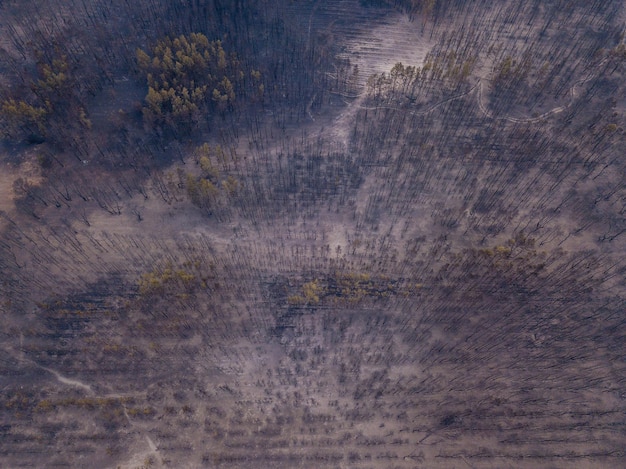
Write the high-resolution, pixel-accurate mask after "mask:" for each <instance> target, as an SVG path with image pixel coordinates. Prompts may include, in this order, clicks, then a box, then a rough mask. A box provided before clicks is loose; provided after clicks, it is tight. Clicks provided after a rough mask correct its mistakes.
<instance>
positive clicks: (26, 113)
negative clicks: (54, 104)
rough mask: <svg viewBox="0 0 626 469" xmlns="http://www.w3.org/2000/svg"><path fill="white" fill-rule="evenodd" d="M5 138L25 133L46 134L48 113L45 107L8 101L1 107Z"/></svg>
mask: <svg viewBox="0 0 626 469" xmlns="http://www.w3.org/2000/svg"><path fill="white" fill-rule="evenodd" d="M0 112H1V114H2V120H3V123H4V129H3V131H4V134H5V136H12V135H17V134H19V133H20V132H21V131H24V132H28V133H31V132H35V131H36V132H39V133H44V132H45V123H46V118H47V115H48V111H47V110H46V109H45V108H43V107H38V106H33V105H31V104H28V103H26V102H24V101H16V100H14V99H8V100H6V101H4V102H3V103H2V104H1V105H0Z"/></svg>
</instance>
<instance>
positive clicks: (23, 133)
mask: <svg viewBox="0 0 626 469" xmlns="http://www.w3.org/2000/svg"><path fill="white" fill-rule="evenodd" d="M25 82H26V85H27V86H26V87H25V88H16V89H15V91H11V92H8V93H6V96H5V97H4V100H2V101H1V102H0V128H1V132H2V137H4V138H10V139H17V140H20V139H24V138H26V139H29V140H31V141H35V142H37V141H43V140H44V139H45V138H46V137H48V136H50V135H51V134H53V133H54V131H52V130H51V125H53V124H55V129H56V128H57V127H64V128H65V129H68V128H71V127H73V126H74V125H78V126H79V127H83V128H90V127H91V122H90V120H89V119H88V118H87V114H86V111H85V108H84V106H83V105H82V100H81V98H80V96H79V92H80V87H79V86H78V85H79V84H78V83H77V80H76V78H75V76H74V74H73V71H72V69H71V67H70V65H69V63H68V60H67V57H66V56H64V55H58V56H57V57H56V58H53V59H51V60H49V61H48V60H46V59H45V58H43V55H42V56H41V57H40V59H39V61H38V63H37V66H36V68H35V73H34V74H33V76H31V77H28V78H26V80H25ZM57 137H58V135H57Z"/></svg>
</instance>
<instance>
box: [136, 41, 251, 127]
mask: <svg viewBox="0 0 626 469" xmlns="http://www.w3.org/2000/svg"><path fill="white" fill-rule="evenodd" d="M150 52H151V53H150V55H149V54H148V53H146V52H144V51H143V50H141V49H137V52H136V57H137V65H138V67H139V70H140V71H141V72H142V73H143V74H144V75H145V77H146V81H147V85H148V94H147V95H146V98H145V101H146V105H145V107H144V109H143V113H144V118H145V120H146V121H147V122H148V123H151V124H157V125H162V124H166V125H169V126H171V127H173V128H177V129H179V130H182V129H187V130H189V129H190V128H191V126H193V125H194V123H195V122H196V121H197V119H198V118H199V113H200V112H201V111H202V110H204V109H206V108H217V109H219V110H222V111H223V110H226V109H227V108H229V106H232V104H233V103H234V101H235V99H236V93H235V84H234V83H237V82H238V81H239V78H240V76H241V75H242V72H241V71H240V68H239V61H238V60H237V58H236V56H235V55H234V54H233V55H227V54H226V51H225V50H224V48H223V47H222V43H221V41H209V40H208V39H207V37H206V36H205V35H203V34H199V33H198V34H196V33H192V34H190V35H188V36H183V35H181V36H179V37H177V38H174V39H172V38H169V37H165V38H164V39H161V40H160V41H158V42H157V44H156V46H154V47H153V49H152V50H151V51H150Z"/></svg>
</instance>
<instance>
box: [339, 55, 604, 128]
mask: <svg viewBox="0 0 626 469" xmlns="http://www.w3.org/2000/svg"><path fill="white" fill-rule="evenodd" d="M607 60H608V59H604V60H603V61H602V62H600V63H599V64H598V65H597V66H596V67H600V66H602V65H603V64H604V63H605V62H606V61H607ZM594 78H596V75H595V74H590V75H588V76H587V77H586V78H583V79H582V80H578V81H577V82H576V83H574V84H573V85H572V86H571V87H570V89H569V95H570V102H569V103H567V104H565V105H563V106H557V107H555V108H553V109H550V110H549V111H546V112H544V113H542V114H540V115H538V116H535V117H528V118H516V117H509V116H502V117H500V116H494V115H493V113H492V112H490V111H489V110H488V109H487V108H486V107H485V105H484V103H483V96H482V92H483V79H482V78H479V79H478V82H477V83H476V84H475V85H474V86H472V87H471V88H470V89H469V90H468V91H466V92H464V93H461V94H458V95H456V96H452V97H450V98H446V99H444V100H442V101H440V102H438V103H436V104H434V105H432V106H431V107H429V108H428V109H426V110H423V111H411V114H412V115H420V116H421V115H426V114H429V113H431V112H433V111H434V110H435V109H437V108H439V107H441V106H443V105H444V104H447V103H449V102H452V101H455V100H457V99H461V98H463V97H464V96H467V95H469V94H471V93H472V92H474V91H476V90H478V91H477V93H476V96H477V103H478V108H479V109H480V111H481V112H482V113H483V114H484V115H485V116H487V117H488V118H490V119H494V120H505V121H508V122H512V123H515V124H532V123H536V122H540V121H542V120H543V119H545V118H546V117H549V116H551V115H553V114H558V113H561V112H563V111H565V110H567V109H568V108H569V107H570V106H571V105H572V104H573V102H574V99H575V98H576V87H578V86H581V85H583V84H585V83H587V82H588V81H591V80H593V79H594ZM366 94H367V92H366V91H365V90H364V91H363V92H361V94H360V95H359V96H358V98H357V100H356V101H355V102H354V103H352V105H351V106H358V109H365V110H377V109H391V110H396V111H400V110H402V109H401V108H396V107H392V106H372V107H368V106H363V105H361V103H362V102H363V101H364V99H365V95H366ZM354 114H356V110H352V111H350V112H348V111H344V112H343V113H342V114H341V115H340V116H339V117H338V118H337V119H336V120H335V122H336V123H337V124H340V119H343V118H344V117H345V116H346V115H354Z"/></svg>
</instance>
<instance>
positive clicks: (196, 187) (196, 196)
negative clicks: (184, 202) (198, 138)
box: [180, 143, 240, 213]
mask: <svg viewBox="0 0 626 469" xmlns="http://www.w3.org/2000/svg"><path fill="white" fill-rule="evenodd" d="M195 153H196V158H197V162H198V164H199V166H200V174H199V175H196V174H194V173H184V174H181V175H180V176H181V177H180V179H181V180H183V181H184V184H185V187H186V189H187V195H188V196H189V198H190V199H191V202H192V203H193V204H194V205H196V206H197V207H200V208H202V209H205V210H207V211H208V212H209V213H213V212H214V211H215V210H218V209H219V207H220V206H221V205H222V204H224V203H225V200H226V199H228V198H232V197H234V196H236V195H237V193H238V191H239V190H240V183H239V181H237V179H235V178H234V177H233V176H232V175H229V174H225V172H223V171H221V170H220V168H222V170H227V169H228V168H230V165H231V163H232V161H233V156H232V155H229V154H228V153H227V152H226V151H224V150H223V149H222V147H221V146H220V145H216V146H215V147H213V148H211V146H210V145H209V144H207V143H205V144H204V145H201V146H200V147H198V148H197V149H196V152H195Z"/></svg>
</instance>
